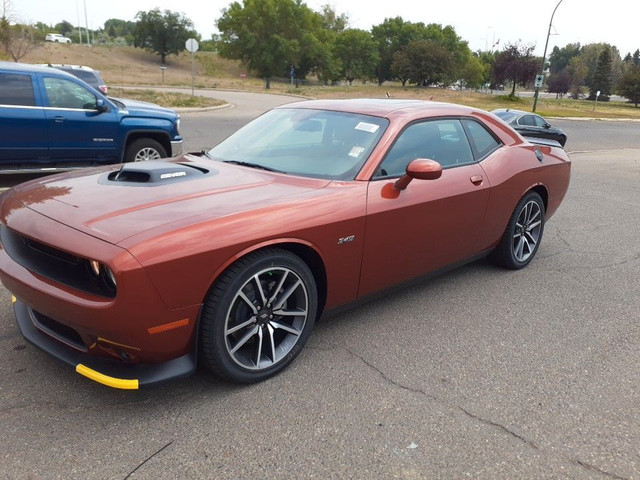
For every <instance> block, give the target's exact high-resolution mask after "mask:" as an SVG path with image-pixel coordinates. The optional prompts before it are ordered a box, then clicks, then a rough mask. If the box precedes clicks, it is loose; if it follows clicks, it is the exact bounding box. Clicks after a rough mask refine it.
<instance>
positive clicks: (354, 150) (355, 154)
mask: <svg viewBox="0 0 640 480" xmlns="http://www.w3.org/2000/svg"><path fill="white" fill-rule="evenodd" d="M362 152H364V148H362V147H353V148H352V149H351V151H350V152H349V156H350V157H353V158H358V157H359V156H360V155H362Z"/></svg>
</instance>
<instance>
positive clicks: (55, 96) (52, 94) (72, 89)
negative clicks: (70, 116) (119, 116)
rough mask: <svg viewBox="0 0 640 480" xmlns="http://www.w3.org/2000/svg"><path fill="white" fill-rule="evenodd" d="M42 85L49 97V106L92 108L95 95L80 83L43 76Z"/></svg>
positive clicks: (79, 108) (95, 100) (94, 106)
mask: <svg viewBox="0 0 640 480" xmlns="http://www.w3.org/2000/svg"><path fill="white" fill-rule="evenodd" d="M44 86H45V88H46V90H47V96H48V97H49V106H51V107H54V108H72V109H78V110H83V109H84V110H93V109H95V108H96V102H97V97H96V96H95V95H94V94H93V93H91V92H90V91H89V90H87V89H86V88H84V87H83V86H82V85H78V84H77V83H75V82H72V81H70V80H67V79H65V78H56V77H45V78H44Z"/></svg>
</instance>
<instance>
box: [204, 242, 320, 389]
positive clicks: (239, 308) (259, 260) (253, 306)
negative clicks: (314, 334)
mask: <svg viewBox="0 0 640 480" xmlns="http://www.w3.org/2000/svg"><path fill="white" fill-rule="evenodd" d="M317 308H318V293H317V289H316V283H315V280H314V277H313V274H312V273H311V270H310V269H309V267H308V266H307V264H306V263H304V262H303V261H302V260H301V259H300V258H299V257H297V256H296V255H293V254H292V253H290V252H288V251H286V250H282V249H267V250H262V251H259V252H255V253H252V254H249V255H247V256H246V257H244V258H241V259H240V260H238V261H237V262H236V263H234V264H233V265H232V266H231V267H230V268H229V269H228V270H227V271H226V272H225V273H224V274H222V276H221V277H220V279H219V280H218V281H217V282H216V283H215V285H214V286H213V288H212V289H211V291H210V292H209V294H208V295H207V298H206V299H205V302H204V305H203V308H202V314H201V317H200V332H199V333H200V337H199V348H198V352H199V356H200V360H201V362H202V363H203V364H204V366H205V367H207V368H208V369H209V370H211V371H212V372H213V373H214V374H215V375H217V376H218V377H220V378H222V379H224V380H227V381H230V382H234V383H255V382H260V381H262V380H265V379H267V378H269V377H271V376H273V375H275V374H276V373H278V372H280V371H281V370H283V369H284V368H286V367H287V366H288V365H289V364H290V363H291V362H292V361H293V359H294V358H295V357H296V356H297V355H298V354H299V353H300V351H301V350H302V348H303V347H304V344H305V343H306V341H307V339H308V338H309V335H310V334H311V331H312V329H313V325H314V323H315V317H316V312H317Z"/></svg>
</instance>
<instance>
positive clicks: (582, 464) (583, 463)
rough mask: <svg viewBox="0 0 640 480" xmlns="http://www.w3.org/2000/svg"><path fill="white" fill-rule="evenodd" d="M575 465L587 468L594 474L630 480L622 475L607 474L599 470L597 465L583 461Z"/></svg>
mask: <svg viewBox="0 0 640 480" xmlns="http://www.w3.org/2000/svg"><path fill="white" fill-rule="evenodd" d="M575 463H576V465H580V466H581V467H582V468H586V469H587V470H591V471H593V472H598V473H600V474H601V475H604V476H606V477H609V478H616V479H617V480H628V479H627V477H621V476H620V475H616V474H615V473H611V472H607V471H606V470H602V469H601V468H598V467H596V466H595V465H591V464H590V463H587V462H583V461H582V460H576V461H575Z"/></svg>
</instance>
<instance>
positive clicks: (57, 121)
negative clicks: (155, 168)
mask: <svg viewBox="0 0 640 480" xmlns="http://www.w3.org/2000/svg"><path fill="white" fill-rule="evenodd" d="M179 124H180V115H178V114H177V113H176V112H174V111H173V110H169V109H167V108H162V107H159V106H157V105H153V104H151V103H145V102H136V101H132V100H124V99H115V98H111V97H105V96H103V95H102V94H100V93H99V92H96V91H95V90H94V89H93V88H91V87H90V86H89V85H87V84H86V83H84V82H83V81H82V80H80V79H78V78H76V77H74V76H73V75H71V74H69V73H66V72H63V71H60V70H57V69H52V68H47V67H40V66H35V65H27V64H21V63H9V62H0V173H10V172H25V171H30V170H69V169H72V168H75V167H81V166H87V165H100V164H109V163H121V162H135V161H141V160H149V159H157V158H162V157H167V156H175V155H179V154H180V153H182V137H181V136H180V133H179V131H178V129H179Z"/></svg>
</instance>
